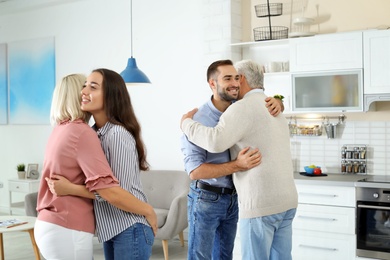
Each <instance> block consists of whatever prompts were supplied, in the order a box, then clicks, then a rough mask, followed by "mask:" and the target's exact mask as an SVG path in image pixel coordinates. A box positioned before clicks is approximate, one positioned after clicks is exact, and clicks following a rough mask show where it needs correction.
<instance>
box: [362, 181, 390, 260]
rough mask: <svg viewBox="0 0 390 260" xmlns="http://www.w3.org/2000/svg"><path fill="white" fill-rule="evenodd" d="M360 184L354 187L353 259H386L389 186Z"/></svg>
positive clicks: (389, 246)
mask: <svg viewBox="0 0 390 260" xmlns="http://www.w3.org/2000/svg"><path fill="white" fill-rule="evenodd" d="M363 182H364V183H363V184H362V183H361V185H356V186H357V187H356V210H357V212H356V239H357V240H356V255H357V256H360V257H369V258H376V259H390V184H389V183H384V182H383V183H380V182H379V183H378V182H373V181H372V182H371V181H367V179H365V180H363ZM359 186H363V187H359Z"/></svg>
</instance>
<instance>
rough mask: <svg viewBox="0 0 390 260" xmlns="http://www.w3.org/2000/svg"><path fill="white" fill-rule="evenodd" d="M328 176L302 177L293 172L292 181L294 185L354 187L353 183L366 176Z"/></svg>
mask: <svg viewBox="0 0 390 260" xmlns="http://www.w3.org/2000/svg"><path fill="white" fill-rule="evenodd" d="M327 174H328V176H318V177H311V176H304V175H300V174H299V172H294V179H295V183H296V184H309V185H310V184H312V185H332V186H349V187H355V186H356V184H355V182H357V181H359V180H362V179H365V178H367V175H356V174H341V173H327Z"/></svg>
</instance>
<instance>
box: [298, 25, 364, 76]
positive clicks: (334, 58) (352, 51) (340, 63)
mask: <svg viewBox="0 0 390 260" xmlns="http://www.w3.org/2000/svg"><path fill="white" fill-rule="evenodd" d="M362 37H363V36H362V32H361V31H358V32H346V33H334V34H321V35H316V36H313V37H305V38H295V39H290V47H291V49H290V51H291V52H290V71H291V72H307V71H311V72H313V71H329V70H345V69H361V68H363V56H362V53H363V42H362Z"/></svg>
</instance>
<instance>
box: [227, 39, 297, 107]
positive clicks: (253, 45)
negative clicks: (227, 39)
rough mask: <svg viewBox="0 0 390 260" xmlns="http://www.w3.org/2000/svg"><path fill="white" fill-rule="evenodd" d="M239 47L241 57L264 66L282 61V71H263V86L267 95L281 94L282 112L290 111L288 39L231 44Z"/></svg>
mask: <svg viewBox="0 0 390 260" xmlns="http://www.w3.org/2000/svg"><path fill="white" fill-rule="evenodd" d="M232 46H233V47H235V48H240V49H241V54H242V59H244V60H246V59H248V60H253V61H254V62H257V63H258V64H260V65H263V66H265V67H267V66H269V65H270V64H271V63H273V62H274V63H275V62H276V63H278V64H279V65H280V66H279V67H281V64H282V63H284V69H283V71H278V72H266V73H264V88H265V94H266V95H267V96H274V95H276V94H280V95H283V96H284V97H285V99H284V112H285V113H286V112H290V111H291V93H292V87H291V74H290V72H289V60H290V48H289V39H282V40H271V41H261V42H245V43H236V44H232Z"/></svg>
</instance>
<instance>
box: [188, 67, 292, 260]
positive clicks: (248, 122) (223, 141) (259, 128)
mask: <svg viewBox="0 0 390 260" xmlns="http://www.w3.org/2000/svg"><path fill="white" fill-rule="evenodd" d="M235 67H236V69H237V71H238V74H239V75H240V76H241V79H240V85H241V87H240V96H239V97H240V98H241V99H240V100H239V101H237V102H235V103H234V104H233V105H231V106H230V107H229V108H228V109H227V110H226V111H225V112H224V113H223V115H222V116H221V118H220V121H219V123H218V125H217V126H215V127H206V126H203V125H201V124H200V123H198V122H195V121H193V120H192V119H191V118H192V116H193V114H194V113H195V112H196V109H194V110H192V111H191V112H189V113H187V114H186V115H184V116H183V118H182V124H181V127H182V130H183V132H184V133H185V134H186V136H187V137H188V139H189V140H190V141H191V142H193V143H195V144H196V145H198V146H200V147H202V148H204V149H206V150H208V151H210V152H222V151H224V150H226V149H228V148H230V152H231V156H232V158H236V157H237V155H238V153H239V151H240V150H242V149H243V148H245V147H252V148H259V150H260V151H261V153H262V163H261V164H260V165H259V166H257V167H255V168H252V169H250V170H248V171H246V172H239V173H235V174H234V175H233V180H234V185H235V187H236V189H237V194H238V198H239V212H240V238H241V244H242V246H241V250H242V259H245V260H248V259H251V260H253V259H261V260H263V259H272V260H276V259H278V260H285V259H286V260H289V259H292V257H291V249H292V220H293V218H294V216H295V212H296V207H297V205H298V196H297V191H296V187H295V183H294V178H293V165H292V157H291V151H290V136H289V130H288V123H287V121H286V119H285V118H284V116H283V115H282V114H279V115H278V116H277V117H273V116H271V115H270V114H269V113H268V110H267V109H266V107H265V101H264V100H265V98H266V95H265V94H264V90H263V72H262V70H261V67H260V66H259V65H258V64H256V63H254V62H252V61H249V60H246V61H241V62H239V63H237V64H236V65H235Z"/></svg>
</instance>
